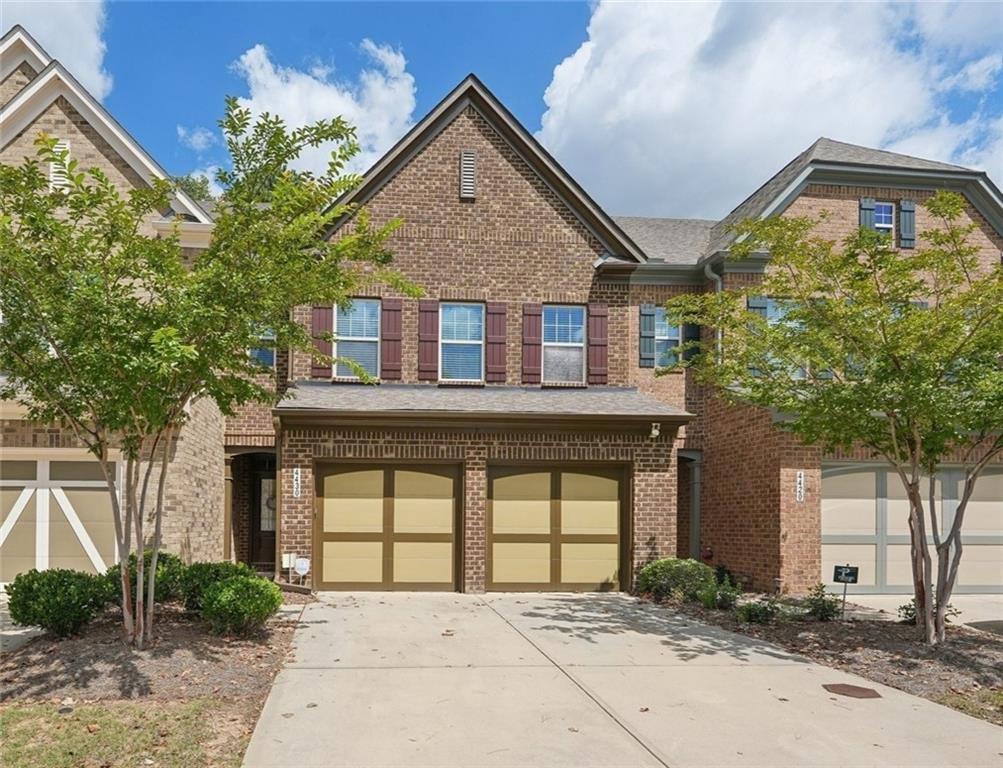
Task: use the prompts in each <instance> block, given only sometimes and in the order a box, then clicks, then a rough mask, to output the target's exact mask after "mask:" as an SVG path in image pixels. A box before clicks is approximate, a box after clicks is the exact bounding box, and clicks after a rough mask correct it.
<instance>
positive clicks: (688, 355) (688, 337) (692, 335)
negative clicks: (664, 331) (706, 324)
mask: <svg viewBox="0 0 1003 768" xmlns="http://www.w3.org/2000/svg"><path fill="white" fill-rule="evenodd" d="M694 341H696V342H699V341H700V326H699V325H689V324H687V325H684V326H683V342H689V343H692V342H694ZM699 351H700V349H699V348H698V347H690V348H689V349H687V350H686V351H685V352H683V360H692V359H693V357H694V356H695V355H696V354H697V353H698V352H699Z"/></svg>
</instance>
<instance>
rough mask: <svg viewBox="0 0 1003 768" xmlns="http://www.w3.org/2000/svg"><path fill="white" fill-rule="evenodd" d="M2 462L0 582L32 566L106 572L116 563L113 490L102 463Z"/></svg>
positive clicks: (60, 460) (10, 452) (43, 568)
mask: <svg viewBox="0 0 1003 768" xmlns="http://www.w3.org/2000/svg"><path fill="white" fill-rule="evenodd" d="M16 453H17V452H16V451H13V450H8V451H5V459H4V460H3V461H0V582H4V583H6V582H9V581H12V580H13V579H14V577H15V576H17V574H19V573H23V572H24V571H28V570H30V569H32V568H37V569H39V570H45V569H47V568H70V569H73V570H78V571H87V572H90V573H103V572H104V571H105V570H106V569H107V568H108V566H110V565H112V564H113V563H114V562H116V552H117V550H116V546H115V523H114V520H113V517H112V509H111V498H110V497H109V495H108V486H107V484H106V483H105V480H104V477H103V475H102V474H101V469H100V467H99V466H98V465H97V462H95V461H93V460H82V461H81V460H75V459H70V458H66V459H63V458H59V459H36V458H23V459H20V458H17V459H15V458H6V456H15V455H16Z"/></svg>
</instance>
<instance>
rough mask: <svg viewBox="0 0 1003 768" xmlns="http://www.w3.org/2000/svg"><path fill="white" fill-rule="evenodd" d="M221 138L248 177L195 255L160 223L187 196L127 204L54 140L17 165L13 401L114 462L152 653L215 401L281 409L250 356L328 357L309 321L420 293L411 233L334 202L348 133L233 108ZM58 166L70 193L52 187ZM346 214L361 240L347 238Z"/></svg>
mask: <svg viewBox="0 0 1003 768" xmlns="http://www.w3.org/2000/svg"><path fill="white" fill-rule="evenodd" d="M220 126H221V128H222V130H223V133H224V136H225V138H226V145H227V147H228V149H229V153H230V163H229V165H228V168H227V169H226V170H223V171H220V173H219V175H218V181H219V183H220V184H221V185H222V187H223V190H224V191H223V194H222V197H221V198H220V201H219V204H218V206H217V210H216V216H215V226H214V231H213V235H212V239H211V241H210V245H209V247H208V248H207V249H204V250H202V251H198V252H195V253H192V252H188V251H186V250H185V249H182V248H181V247H180V245H179V241H178V238H177V236H176V234H175V235H171V236H167V237H157V236H154V235H151V234H148V229H147V227H145V226H144V225H145V224H146V223H147V222H149V221H150V220H152V219H160V218H163V216H164V215H165V213H166V214H167V215H170V202H171V196H172V193H173V191H174V188H173V185H172V184H171V183H169V182H166V181H155V182H153V183H152V184H151V185H150V186H149V187H144V188H141V189H133V190H129V191H128V192H122V191H121V190H119V189H118V188H117V187H116V186H115V185H114V184H113V183H112V182H111V181H110V180H109V179H108V177H107V176H106V175H105V174H104V173H103V172H102V171H101V170H100V169H97V168H93V169H87V170H81V169H80V168H79V166H78V164H77V162H76V161H75V160H70V159H69V158H68V157H67V155H66V153H65V152H63V151H61V150H59V149H58V148H57V145H56V142H55V140H54V139H53V138H51V137H48V136H45V135H44V134H43V135H40V136H39V137H38V139H37V142H36V144H37V148H38V156H37V158H28V159H26V160H25V161H24V162H22V163H21V164H20V165H17V166H8V165H3V166H0V253H3V258H2V260H0V310H2V326H0V370H3V371H4V374H5V378H4V379H3V380H2V383H0V397H3V398H4V399H8V400H14V401H17V402H18V403H20V404H21V405H22V406H23V407H24V408H25V409H26V411H27V416H28V418H30V419H31V420H34V421H39V422H43V423H60V424H62V425H64V426H66V427H67V428H69V429H70V430H71V431H72V432H73V434H74V435H75V436H76V437H77V439H78V440H79V442H80V444H81V445H82V446H84V447H86V449H87V450H88V451H90V453H92V454H93V455H94V457H95V458H96V459H97V461H98V464H99V465H100V467H101V470H102V472H103V473H104V477H105V479H106V481H107V484H108V490H109V494H110V496H111V505H112V511H113V518H114V525H115V535H116V539H117V546H118V553H119V558H120V560H121V562H122V563H123V564H125V563H126V562H128V557H129V554H130V552H132V551H133V547H132V544H133V543H135V549H136V551H137V552H138V553H139V556H138V557H137V571H138V572H137V578H136V583H135V585H134V586H135V592H134V594H135V599H133V590H132V586H133V585H131V584H130V581H129V576H128V568H125V567H123V568H121V589H122V596H123V597H122V621H123V629H124V635H125V638H126V640H127V641H128V642H130V643H134V644H136V645H138V646H142V645H143V644H144V643H145V642H146V641H147V640H148V639H149V638H150V637H151V632H152V625H153V595H154V584H155V578H156V562H157V553H158V551H159V548H160V543H161V542H160V539H161V527H162V519H163V514H164V503H163V502H164V488H165V483H166V478H167V474H168V468H169V465H170V458H171V455H172V451H173V449H174V445H175V437H176V435H177V433H178V431H179V430H180V429H181V428H182V427H183V426H184V425H185V423H186V422H187V420H188V419H189V417H190V413H191V412H192V407H193V406H194V405H195V404H196V403H198V401H200V400H209V401H212V402H214V403H215V404H216V405H217V406H218V407H219V409H220V410H221V411H222V412H223V413H224V414H231V413H233V412H234V409H235V408H236V407H237V406H239V405H241V404H243V403H248V402H262V403H271V402H274V401H275V399H276V398H277V397H278V395H277V391H276V387H275V385H274V384H275V378H274V376H262V375H261V374H263V373H268V372H269V371H267V370H265V369H263V368H262V367H261V366H260V365H259V364H258V363H256V362H255V361H254V360H253V359H251V358H250V357H249V356H248V353H247V351H248V349H249V348H253V347H260V346H262V344H263V343H266V344H271V345H274V346H275V347H276V348H283V349H300V350H306V351H309V352H310V353H312V354H313V353H315V352H314V349H313V340H312V338H311V335H310V332H309V330H308V329H306V328H304V327H303V326H302V325H301V324H300V323H299V322H297V321H296V320H295V318H294V315H293V308H294V307H297V306H302V305H310V304H318V303H332V304H341V305H346V304H347V303H348V302H349V298H350V297H351V296H353V295H357V294H358V293H359V292H364V291H365V290H366V289H367V288H369V287H370V286H372V285H373V284H376V283H383V284H389V285H392V286H394V287H396V288H397V289H398V290H400V291H403V292H405V293H408V294H416V293H417V289H416V288H414V286H412V285H410V284H409V283H407V282H406V281H405V280H403V279H402V278H401V277H400V276H399V275H398V274H397V273H395V272H394V271H393V270H392V268H391V266H390V262H391V259H392V257H391V253H390V252H389V250H388V248H387V246H386V240H387V238H388V237H389V236H390V234H391V233H392V232H393V231H394V229H395V228H396V227H397V225H398V222H397V221H395V220H394V221H390V222H388V223H386V224H385V225H382V226H379V227H374V226H372V225H371V223H370V220H369V218H368V216H367V215H366V212H365V210H362V209H355V208H353V207H349V206H344V205H338V204H336V203H334V201H336V200H337V199H338V198H339V197H340V196H341V195H342V194H343V193H344V192H345V191H347V190H349V189H351V188H352V187H353V186H354V185H356V184H357V183H358V181H359V178H358V177H357V176H355V175H353V174H348V173H346V172H345V166H346V163H347V162H348V161H349V160H350V159H351V158H352V157H353V156H354V154H355V153H356V152H357V151H358V144H357V142H356V140H355V132H354V129H353V128H352V127H351V126H349V125H348V124H347V123H346V122H345V121H344V120H342V119H340V118H336V119H334V120H324V121H319V122H316V123H313V124H311V125H308V126H305V127H302V128H297V129H289V128H287V127H286V125H285V124H284V123H283V122H282V121H281V120H280V119H278V118H276V117H274V116H270V115H268V114H264V115H261V116H258V117H254V116H252V114H251V113H250V112H249V111H248V110H247V109H244V108H242V107H240V106H239V105H238V103H237V102H236V100H234V99H228V100H227V102H226V112H225V116H224V118H223V119H222V120H221V121H220ZM322 144H331V145H332V146H333V147H334V149H333V151H332V153H331V157H330V161H329V163H328V167H327V169H326V171H325V172H323V173H320V174H313V173H309V172H305V171H298V170H293V168H292V167H291V166H292V164H293V162H294V161H295V160H296V158H297V157H298V156H299V155H300V153H301V152H302V151H303V150H304V149H305V148H307V147H315V146H319V145H322ZM50 164H52V165H53V166H54V167H55V168H57V169H58V170H61V171H62V172H63V174H56V177H57V178H58V177H59V176H60V175H65V183H60V184H56V185H53V184H51V183H50V178H49V174H48V173H47V171H48V169H49V167H50ZM344 216H352V217H354V218H353V222H354V224H353V226H352V228H351V229H350V230H349V231H348V232H347V233H345V234H343V235H341V236H340V237H338V238H329V237H328V236H327V235H328V233H329V232H330V231H331V229H332V225H333V224H334V223H335V222H336V221H339V220H341V219H342V217H344ZM178 223H179V224H180V221H179V222H178ZM263 330H267V331H268V333H267V338H268V339H270V340H269V341H266V342H263V341H262V340H261V337H262V335H263ZM116 453H118V454H120V456H119V457H116ZM116 458H119V460H120V461H121V463H122V464H123V465H124V472H123V476H122V478H121V480H120V479H119V477H117V476H116V472H115V463H116ZM154 472H156V475H155V477H156V488H155V490H154V489H153V488H152V487H151V483H152V481H151V478H153V477H154ZM150 520H152V521H153V531H152V534H151V532H150V531H149V530H148V529H147V528H146V524H147V523H148V522H149V521H150ZM145 545H150V546H152V549H153V556H152V562H151V564H150V566H151V567H150V568H149V569H148V571H149V572H148V573H146V574H145V579H144V563H143V557H142V550H143V547H144V546H145ZM144 587H145V589H144ZM144 593H145V594H144ZM133 605H135V609H134V608H133Z"/></svg>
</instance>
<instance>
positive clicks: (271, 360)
mask: <svg viewBox="0 0 1003 768" xmlns="http://www.w3.org/2000/svg"><path fill="white" fill-rule="evenodd" d="M258 341H259V343H260V346H257V347H254V348H252V349H251V350H249V351H248V354H249V355H250V357H251V359H252V360H253V361H254V362H256V363H257V364H258V365H262V366H264V367H265V368H273V367H274V366H275V331H269V330H266V331H263V332H262V333H261V335H260V336H259V337H258Z"/></svg>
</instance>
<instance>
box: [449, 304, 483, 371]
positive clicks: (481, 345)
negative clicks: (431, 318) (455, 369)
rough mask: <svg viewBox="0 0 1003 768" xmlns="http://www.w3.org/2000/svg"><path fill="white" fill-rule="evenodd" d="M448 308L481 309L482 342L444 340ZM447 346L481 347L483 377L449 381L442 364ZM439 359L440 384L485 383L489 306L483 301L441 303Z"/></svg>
mask: <svg viewBox="0 0 1003 768" xmlns="http://www.w3.org/2000/svg"><path fill="white" fill-rule="evenodd" d="M446 307H479V308H480V310H481V339H480V341H471V340H469V339H444V338H443V337H442V328H443V325H444V323H443V321H442V319H443V316H444V315H445V312H443V310H444V309H445V308H446ZM447 344H465V345H467V346H471V347H472V346H480V348H481V377H480V378H479V379H447V378H445V376H444V375H443V374H444V373H445V368H444V367H443V364H442V353H443V351H444V350H445V348H446V345H447ZM438 352H439V359H438V368H439V371H438V376H439V383H440V384H483V383H484V381H485V367H486V365H487V353H488V350H487V304H485V303H484V302H483V301H441V300H440V301H439V350H438Z"/></svg>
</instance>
